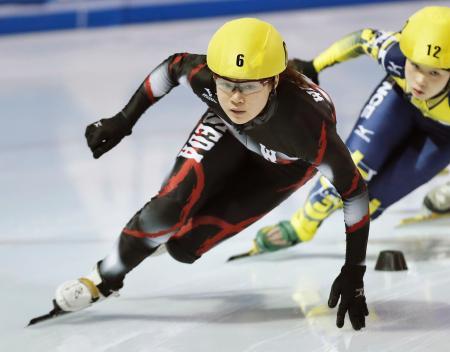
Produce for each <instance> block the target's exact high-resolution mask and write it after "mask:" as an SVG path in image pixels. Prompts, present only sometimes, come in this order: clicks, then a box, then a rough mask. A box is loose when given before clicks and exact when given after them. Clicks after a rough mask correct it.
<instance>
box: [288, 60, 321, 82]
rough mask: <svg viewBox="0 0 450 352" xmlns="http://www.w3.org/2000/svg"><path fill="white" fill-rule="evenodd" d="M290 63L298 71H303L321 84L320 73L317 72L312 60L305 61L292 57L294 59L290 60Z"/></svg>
mask: <svg viewBox="0 0 450 352" xmlns="http://www.w3.org/2000/svg"><path fill="white" fill-rule="evenodd" d="M290 63H291V65H292V66H293V67H294V68H295V69H296V70H297V71H299V72H301V73H303V74H304V75H305V76H307V77H308V78H309V79H310V80H311V81H313V82H314V83H315V84H319V74H318V73H317V71H316V69H315V68H314V65H313V62H312V60H311V61H303V60H300V59H292V60H290Z"/></svg>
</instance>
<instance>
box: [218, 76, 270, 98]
mask: <svg viewBox="0 0 450 352" xmlns="http://www.w3.org/2000/svg"><path fill="white" fill-rule="evenodd" d="M269 81H270V80H264V81H243V82H233V81H228V80H226V79H225V78H222V77H216V87H217V89H220V90H221V91H223V92H225V93H227V94H231V93H233V92H234V91H235V90H238V91H239V92H241V93H242V94H245V95H248V94H254V93H258V92H260V91H262V90H263V89H264V86H265V85H266V84H267V83H268V82H269Z"/></svg>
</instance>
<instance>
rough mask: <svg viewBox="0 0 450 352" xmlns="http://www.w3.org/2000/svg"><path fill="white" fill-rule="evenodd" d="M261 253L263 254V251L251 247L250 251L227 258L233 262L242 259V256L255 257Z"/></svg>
mask: <svg viewBox="0 0 450 352" xmlns="http://www.w3.org/2000/svg"><path fill="white" fill-rule="evenodd" d="M259 254H261V253H259V252H257V251H255V250H254V249H251V250H249V251H248V252H245V253H241V254H236V255H233V256H231V257H230V258H228V259H227V262H231V261H233V260H237V259H242V258H248V257H253V256H255V255H259Z"/></svg>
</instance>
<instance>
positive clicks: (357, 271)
mask: <svg viewBox="0 0 450 352" xmlns="http://www.w3.org/2000/svg"><path fill="white" fill-rule="evenodd" d="M365 271H366V267H365V265H350V264H346V265H344V266H343V267H342V269H341V273H340V274H339V276H338V277H337V278H336V279H335V280H334V282H333V285H332V286H331V292H330V298H329V299H328V306H329V307H330V308H334V307H336V305H337V303H338V301H339V297H340V298H341V303H339V307H338V312H337V319H336V325H337V327H338V328H342V327H343V326H344V319H345V314H346V313H347V312H348V316H349V318H350V322H351V323H352V326H353V329H355V330H360V329H361V328H364V327H366V322H365V320H366V318H365V317H366V316H368V315H369V311H368V309H367V304H366V297H365V296H364V282H363V276H364V273H365Z"/></svg>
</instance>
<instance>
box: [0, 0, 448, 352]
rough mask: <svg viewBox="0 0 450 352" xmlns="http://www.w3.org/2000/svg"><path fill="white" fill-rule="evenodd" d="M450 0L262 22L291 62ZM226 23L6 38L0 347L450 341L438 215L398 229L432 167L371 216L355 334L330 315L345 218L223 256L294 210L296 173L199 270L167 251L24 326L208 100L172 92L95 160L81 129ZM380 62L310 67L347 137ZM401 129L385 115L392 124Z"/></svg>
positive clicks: (152, 177) (142, 198)
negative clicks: (115, 290) (77, 304)
mask: <svg viewBox="0 0 450 352" xmlns="http://www.w3.org/2000/svg"><path fill="white" fill-rule="evenodd" d="M432 3H433V4H441V5H446V6H450V1H416V2H406V1H405V2H396V3H392V4H384V5H370V6H354V7H340V8H333V9H318V10H308V11H289V12H281V13H275V14H259V15H258V17H260V18H262V19H265V20H268V21H270V22H272V23H273V24H274V25H275V26H276V27H278V29H279V30H280V32H281V33H282V34H283V35H284V37H285V40H286V42H287V45H288V50H289V53H290V56H291V57H293V56H296V57H302V58H306V59H310V58H312V57H313V56H314V55H316V54H318V53H319V52H320V51H321V50H323V49H325V48H326V47H327V45H329V44H331V43H332V42H333V41H335V40H336V39H338V38H340V37H341V36H343V35H345V34H347V33H349V32H352V31H355V30H358V29H360V28H364V27H373V28H378V29H386V30H398V29H400V27H401V25H402V23H403V21H404V20H405V19H406V18H407V17H408V16H409V15H410V14H412V13H413V12H414V11H415V10H417V9H419V8H420V7H422V6H424V5H428V4H432ZM227 19H229V17H227V18H224V17H223V18H213V19H205V20H193V21H183V22H167V23H161V24H148V25H138V26H129V27H122V28H121V27H115V28H103V29H97V30H79V31H67V32H55V33H45V34H30V35H20V36H10V37H2V38H0V53H1V55H0V72H1V74H0V82H1V83H0V116H1V128H0V197H1V201H0V210H1V211H0V222H1V229H2V231H1V233H0V264H1V265H0V281H1V282H2V285H1V291H0V351H5V352H6V351H20V352H22V351H34V352H37V351H61V352H62V351H65V352H70V351H98V352H100V351H101V352H103V351H108V352H115V351H139V352H140V351H152V352H169V351H194V352H203V351H204V352H207V351H208V352H209V351H214V352H219V351H227V352H228V351H247V352H250V351H255V352H256V351H258V352H259V351H261V352H262V351H286V352H287V351H308V352H312V351H339V352H340V351H356V352H363V351H374V352H380V351H383V352H384V351H396V352H401V351H408V352H413V351H428V352H431V351H433V352H434V351H449V350H450V347H448V343H449V336H450V238H449V236H450V220H441V221H435V222H433V223H427V224H422V225H416V226H409V227H403V228H396V227H395V225H396V224H398V222H399V221H400V219H401V218H403V217H405V216H410V215H414V214H416V213H417V212H419V211H420V207H421V200H422V197H423V195H424V194H425V193H426V192H427V191H428V190H429V189H431V188H432V186H433V185H436V184H439V183H442V182H444V181H445V180H448V178H449V176H439V177H436V178H435V179H434V180H432V181H431V182H430V183H429V184H427V185H424V186H423V187H421V188H420V189H418V190H416V191H415V192H414V193H412V194H411V195H409V196H408V197H406V198H405V199H403V200H402V201H401V202H399V203H398V204H396V205H395V206H393V207H392V208H390V209H389V210H388V211H387V212H386V213H385V214H384V215H383V216H382V217H381V218H380V219H378V220H377V221H376V222H374V223H372V228H371V235H370V242H369V248H368V260H367V266H368V270H367V273H366V276H365V285H366V296H367V300H368V306H369V310H370V316H369V317H368V319H367V322H366V324H367V328H366V329H365V330H364V331H360V332H355V331H353V330H352V329H351V327H350V326H349V325H350V324H349V321H346V325H345V327H344V328H343V329H338V328H337V327H336V326H335V316H336V310H330V309H328V308H327V307H326V302H327V299H328V293H329V289H330V286H331V283H332V281H333V280H334V278H335V277H336V275H337V274H338V272H339V270H340V267H341V265H342V263H343V256H344V250H345V235H344V225H343V216H342V213H341V212H339V214H335V215H333V216H332V217H331V218H330V219H329V221H327V222H326V223H325V224H324V226H322V227H321V229H320V232H319V234H318V235H317V237H316V238H315V240H314V241H312V242H310V243H306V244H301V245H298V246H296V247H294V248H290V249H288V250H285V251H281V252H278V253H273V254H269V255H265V256H260V257H255V258H251V259H244V260H241V261H236V262H232V263H225V261H226V259H227V258H228V257H229V256H230V255H232V254H235V253H239V252H242V251H245V250H247V249H248V248H249V246H250V241H251V239H252V238H253V236H254V233H255V231H256V230H257V229H258V228H259V227H260V226H262V225H267V224H270V223H273V222H275V221H278V220H280V219H284V218H288V217H290V215H291V214H292V212H293V211H294V210H296V209H297V207H298V206H300V205H301V204H302V201H303V200H304V198H305V196H306V194H307V191H308V190H309V188H310V187H311V186H312V182H310V183H308V184H307V185H306V186H305V187H304V188H303V189H301V190H300V191H299V192H297V193H296V194H295V195H294V196H292V197H291V198H289V199H288V200H287V201H286V202H285V203H283V204H282V205H281V206H280V207H278V208H277V209H275V210H274V211H272V212H271V213H270V214H269V215H268V216H266V217H265V218H264V219H262V220H261V221H260V222H258V223H256V224H255V225H254V226H252V227H250V228H248V229H247V230H245V231H244V232H242V233H241V234H239V235H238V236H236V237H234V238H232V239H230V240H228V241H226V242H224V243H222V244H221V245H219V246H218V247H216V248H214V249H212V250H211V251H210V252H208V253H207V254H206V255H205V256H204V257H203V258H202V259H200V260H199V261H198V262H196V263H195V264H194V265H185V264H181V263H177V262H175V261H174V260H172V259H171V258H170V257H169V256H168V255H167V254H165V255H162V256H159V257H156V258H150V259H148V260H146V261H145V262H144V263H142V264H141V265H140V266H139V267H138V268H137V269H135V270H134V271H133V272H132V273H131V274H130V275H129V276H128V278H127V281H126V285H125V288H124V289H123V290H122V291H121V296H120V297H119V298H112V299H110V300H108V301H106V302H104V303H101V304H99V305H97V306H95V307H92V308H90V309H88V310H86V311H83V312H79V313H75V314H73V315H70V316H66V317H62V318H60V319H59V320H54V321H52V322H49V323H44V324H42V325H38V326H35V327H31V328H25V325H26V324H27V323H28V321H29V319H30V318H32V317H33V316H36V315H40V314H43V313H46V312H47V311H48V310H49V309H50V303H51V299H52V297H53V294H54V289H55V288H56V286H57V285H58V284H60V283H61V282H63V281H65V280H67V279H72V278H77V277H80V276H82V275H84V274H86V273H87V272H89V271H90V269H91V268H92V266H93V265H94V263H95V262H96V261H97V260H99V259H101V258H102V257H103V256H104V255H105V254H106V253H107V252H108V251H109V250H110V248H111V247H112V243H113V241H114V240H115V238H116V237H117V236H118V234H119V233H120V230H121V228H122V227H123V225H124V224H125V223H126V222H127V221H128V219H129V218H130V217H131V216H132V215H133V214H134V212H135V211H136V210H138V209H139V208H140V207H141V206H142V205H143V204H144V203H145V202H146V201H147V200H148V199H149V198H150V197H151V196H152V195H154V194H155V192H156V191H157V190H158V188H159V185H160V183H161V182H162V180H163V178H164V177H165V175H166V174H167V173H168V171H169V170H170V168H171V164H172V163H173V161H174V158H175V156H176V154H177V151H178V149H179V148H180V147H181V146H182V145H183V143H184V141H185V138H186V137H187V134H188V133H189V131H190V129H191V128H192V127H193V126H194V124H195V123H196V121H197V120H198V118H199V117H200V115H201V114H202V112H203V110H204V109H205V107H204V106H203V105H202V103H201V102H200V101H199V100H198V99H197V98H196V97H195V96H194V95H193V94H192V92H190V91H189V90H188V89H186V88H185V87H179V88H176V89H174V90H173V91H172V92H171V93H170V94H169V95H168V96H167V97H165V98H164V99H163V100H162V101H160V102H159V103H158V104H157V105H155V106H154V107H152V108H151V109H150V110H149V111H148V112H147V113H146V115H145V116H144V117H143V118H142V119H141V120H140V121H139V122H138V124H137V126H136V127H135V129H134V131H133V134H132V135H131V136H130V137H128V138H126V140H124V141H122V143H121V144H120V145H119V146H117V147H116V148H115V149H113V150H112V151H111V152H109V153H107V154H106V155H105V156H104V157H102V158H101V159H99V160H94V159H93V158H92V157H91V155H90V152H89V150H88V148H87V146H86V145H85V140H84V136H83V135H84V128H85V126H86V125H87V124H88V123H90V122H93V121H94V120H97V119H99V118H101V117H109V116H111V115H113V114H115V113H116V112H117V111H119V110H120V109H121V108H122V107H123V106H124V104H125V103H126V102H127V101H128V99H129V97H130V96H131V94H132V93H133V92H134V90H135V89H136V88H137V87H138V85H139V84H140V83H141V82H142V80H143V79H144V78H145V76H146V75H147V74H148V73H149V72H150V70H151V69H152V68H154V67H155V66H156V65H157V64H158V63H159V62H161V61H162V60H163V59H165V58H166V57H167V56H168V55H170V54H172V53H175V52H179V51H189V52H194V53H203V52H205V51H206V46H207V43H208V40H209V37H210V36H211V34H212V33H213V32H214V31H215V30H216V28H217V27H218V26H219V25H221V24H222V23H223V22H224V21H226V20H227ZM382 77H383V72H382V71H381V69H380V68H378V67H377V64H376V63H375V62H373V61H372V60H371V59H369V58H359V59H357V60H353V61H351V62H348V63H345V64H342V65H339V66H338V67H334V68H331V69H328V70H327V71H325V72H324V73H323V74H321V77H320V78H321V83H322V86H323V87H324V88H325V89H326V90H327V91H328V92H329V93H330V94H331V96H332V97H333V99H334V102H335V104H336V107H337V113H338V126H339V132H340V134H341V136H342V137H343V138H345V137H346V136H347V134H348V133H349V131H350V129H351V127H352V125H353V123H354V121H355V119H356V117H357V115H358V112H359V110H360V109H361V107H362V105H363V103H364V101H365V99H366V98H367V96H368V95H369V93H370V92H371V91H372V89H373V88H374V86H375V84H376V83H377V82H378V81H379V80H380V79H381V78H382ZM393 128H395V124H393ZM385 249H399V250H402V251H403V252H404V253H405V256H406V260H407V262H408V266H409V270H408V271H404V272H396V273H394V272H378V271H375V270H374V264H375V260H376V257H377V254H378V252H379V251H380V250H385Z"/></svg>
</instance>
